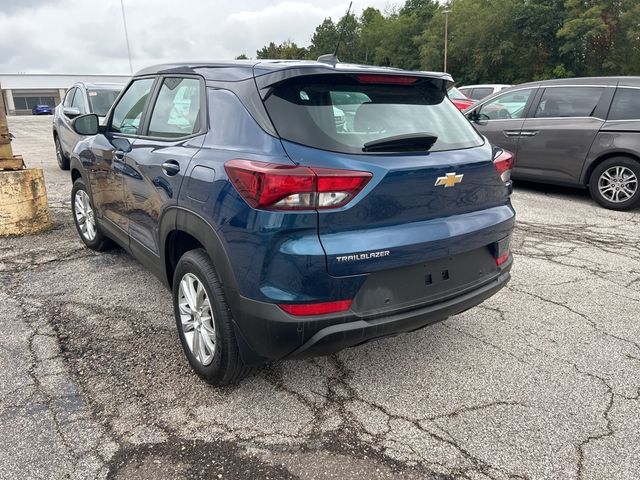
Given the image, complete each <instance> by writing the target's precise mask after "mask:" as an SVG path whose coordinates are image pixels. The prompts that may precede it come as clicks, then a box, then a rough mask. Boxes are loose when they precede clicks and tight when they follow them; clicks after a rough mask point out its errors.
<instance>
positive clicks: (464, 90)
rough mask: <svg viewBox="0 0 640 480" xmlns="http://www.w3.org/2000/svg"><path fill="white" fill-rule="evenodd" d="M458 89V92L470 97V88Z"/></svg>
mask: <svg viewBox="0 0 640 480" xmlns="http://www.w3.org/2000/svg"><path fill="white" fill-rule="evenodd" d="M458 90H460V92H462V94H463V95H464V96H465V97H467V98H471V89H470V88H459V89H458Z"/></svg>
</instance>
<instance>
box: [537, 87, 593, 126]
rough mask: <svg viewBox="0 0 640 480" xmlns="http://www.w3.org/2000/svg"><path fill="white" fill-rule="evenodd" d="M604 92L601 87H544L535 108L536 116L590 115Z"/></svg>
mask: <svg viewBox="0 0 640 480" xmlns="http://www.w3.org/2000/svg"><path fill="white" fill-rule="evenodd" d="M603 92H604V88H601V87H553V88H546V89H545V91H544V93H543V94H542V98H541V99H540V104H539V105H538V108H537V109H536V115H535V116H536V117H537V118H551V117H591V116H593V113H594V112H595V110H596V107H597V106H598V102H599V101H600V97H601V96H602V93H603Z"/></svg>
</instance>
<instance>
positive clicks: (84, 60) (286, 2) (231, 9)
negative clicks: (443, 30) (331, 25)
mask: <svg viewBox="0 0 640 480" xmlns="http://www.w3.org/2000/svg"><path fill="white" fill-rule="evenodd" d="M398 3H403V2H402V0H362V1H360V0H355V1H354V2H353V7H352V8H353V10H354V11H355V13H356V14H360V12H362V10H363V9H364V8H366V7H368V6H374V7H377V8H379V9H380V10H382V11H384V10H385V9H386V8H390V7H391V6H393V5H394V4H398ZM124 5H125V13H126V17H127V26H128V31H129V41H130V44H131V56H132V60H133V70H134V71H136V70H139V69H141V68H143V67H145V66H148V65H151V64H154V63H161V62H166V61H186V60H220V59H230V58H234V57H236V56H238V55H240V54H241V53H245V54H246V55H248V56H249V57H251V58H255V55H256V50H257V49H259V48H260V47H262V46H263V45H265V44H266V43H268V42H269V41H275V42H282V41H284V40H287V39H291V40H293V41H294V42H296V43H298V44H299V45H303V46H306V45H308V44H309V40H310V38H311V35H312V34H313V31H314V29H315V27H316V26H317V25H318V24H319V23H320V22H322V20H323V19H324V18H325V17H331V18H333V19H334V20H337V19H338V18H340V16H342V15H343V14H344V13H345V11H346V9H347V7H348V5H349V1H348V0H322V1H305V0H298V1H295V0H282V1H278V0H274V1H268V0H236V1H219V0H124ZM126 52H127V51H126V43H125V37H124V28H123V24H122V13H121V9H120V0H0V72H2V73H17V72H26V73H33V72H48V73H129V62H128V60H127V53H126Z"/></svg>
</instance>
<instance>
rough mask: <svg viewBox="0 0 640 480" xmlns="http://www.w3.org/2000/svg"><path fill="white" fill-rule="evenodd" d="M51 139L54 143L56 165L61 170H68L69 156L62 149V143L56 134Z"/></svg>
mask: <svg viewBox="0 0 640 480" xmlns="http://www.w3.org/2000/svg"><path fill="white" fill-rule="evenodd" d="M53 141H54V143H55V144H56V159H57V160H58V166H59V167H60V168H61V169H62V170H69V158H68V157H67V156H66V155H65V154H64V152H63V151H62V145H61V144H60V139H59V138H58V135H56V136H54V137H53Z"/></svg>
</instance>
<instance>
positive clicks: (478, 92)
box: [471, 88, 493, 100]
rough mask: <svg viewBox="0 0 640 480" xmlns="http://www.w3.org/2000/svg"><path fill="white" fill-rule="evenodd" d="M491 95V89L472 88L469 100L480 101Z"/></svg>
mask: <svg viewBox="0 0 640 480" xmlns="http://www.w3.org/2000/svg"><path fill="white" fill-rule="evenodd" d="M492 93H493V88H474V89H473V92H472V93H471V98H473V99H474V100H482V99H483V98H484V97H488V96H489V95H491V94H492Z"/></svg>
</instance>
